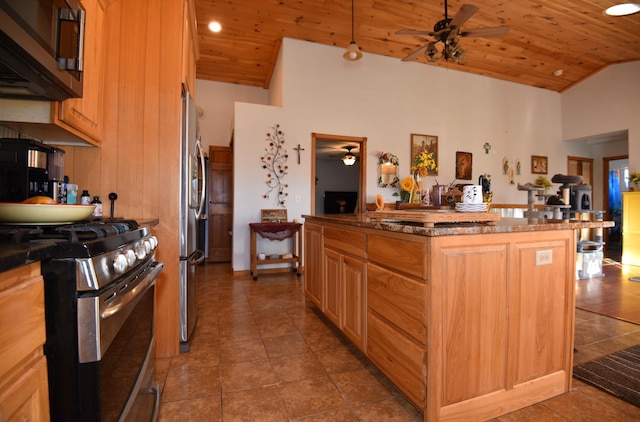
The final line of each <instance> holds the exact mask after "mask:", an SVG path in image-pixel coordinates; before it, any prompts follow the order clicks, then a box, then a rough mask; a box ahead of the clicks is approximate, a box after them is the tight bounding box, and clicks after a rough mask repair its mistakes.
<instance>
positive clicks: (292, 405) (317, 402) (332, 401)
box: [281, 376, 348, 419]
mask: <svg viewBox="0 0 640 422" xmlns="http://www.w3.org/2000/svg"><path fill="white" fill-rule="evenodd" d="M281 393H282V398H283V399H284V402H285V404H286V406H287V409H288V411H289V416H290V417H291V418H293V419H295V418H301V417H303V416H310V415H316V414H319V413H325V412H329V411H335V410H339V409H346V408H347V407H348V404H347V402H346V401H345V400H344V399H343V398H342V395H341V394H340V392H339V391H338V389H337V388H336V386H335V385H334V384H333V382H332V381H331V379H330V378H329V377H328V376H320V377H315V378H309V379H305V380H302V381H296V382H291V383H287V384H284V385H282V386H281Z"/></svg>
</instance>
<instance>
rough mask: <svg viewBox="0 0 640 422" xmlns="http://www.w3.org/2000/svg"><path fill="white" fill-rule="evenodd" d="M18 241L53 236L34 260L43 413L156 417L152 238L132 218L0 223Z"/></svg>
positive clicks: (101, 418)
mask: <svg viewBox="0 0 640 422" xmlns="http://www.w3.org/2000/svg"><path fill="white" fill-rule="evenodd" d="M0 241H2V242H13V243H15V244H17V246H18V247H25V248H28V247H29V245H30V244H31V245H33V244H36V245H42V244H43V243H53V244H54V245H55V246H53V247H52V248H50V249H49V250H50V253H49V255H48V257H46V258H45V259H43V260H42V261H41V264H42V275H43V277H44V290H45V321H46V334H47V339H46V343H45V346H44V352H45V355H46V357H47V366H48V382H49V403H50V413H51V420H52V421H54V422H57V421H60V422H62V421H64V422H73V421H83V422H85V421H96V422H112V421H114V422H115V421H135V422H142V421H144V422H149V421H154V420H156V419H157V415H158V408H159V396H160V394H159V390H158V386H157V384H156V383H155V381H154V375H153V374H154V372H153V361H154V330H153V326H154V290H155V282H156V278H157V277H158V275H159V274H160V272H161V271H162V269H163V267H164V264H162V263H159V262H157V261H156V260H155V249H156V246H157V243H158V242H157V239H156V238H155V236H152V235H151V233H150V228H149V226H147V225H141V226H139V225H138V223H137V222H136V221H134V220H117V219H113V220H110V219H105V220H102V221H83V222H79V223H74V224H68V225H46V226H37V225H31V226H0Z"/></svg>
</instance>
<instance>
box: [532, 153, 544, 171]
mask: <svg viewBox="0 0 640 422" xmlns="http://www.w3.org/2000/svg"><path fill="white" fill-rule="evenodd" d="M531 173H533V174H547V157H543V156H541V155H532V156H531Z"/></svg>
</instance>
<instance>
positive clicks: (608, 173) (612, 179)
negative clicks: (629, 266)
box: [602, 155, 629, 262]
mask: <svg viewBox="0 0 640 422" xmlns="http://www.w3.org/2000/svg"><path fill="white" fill-rule="evenodd" d="M628 174H629V156H628V155H619V156H614V157H604V158H603V159H602V179H603V180H602V186H603V189H602V190H603V194H604V200H603V208H604V219H605V220H610V221H613V222H614V224H615V226H613V227H612V228H610V229H609V230H605V234H604V241H605V256H606V257H607V258H611V259H613V260H615V261H618V262H620V258H621V256H622V192H626V191H627V190H628V181H627V180H626V177H627V175H628Z"/></svg>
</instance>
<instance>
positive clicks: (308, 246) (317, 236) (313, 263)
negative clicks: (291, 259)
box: [304, 223, 324, 312]
mask: <svg viewBox="0 0 640 422" xmlns="http://www.w3.org/2000/svg"><path fill="white" fill-rule="evenodd" d="M304 239H305V250H304V291H305V293H306V295H307V297H308V298H309V300H311V302H313V303H314V304H315V305H316V306H317V307H318V308H319V309H320V310H321V311H323V312H324V306H323V302H324V294H323V291H324V287H323V275H322V265H323V264H322V252H323V249H324V246H323V244H322V227H321V226H319V225H317V224H313V223H305V225H304Z"/></svg>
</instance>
